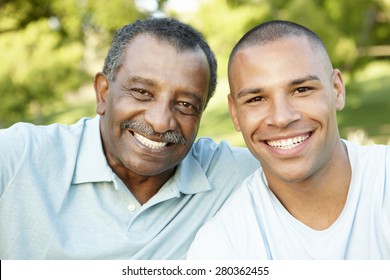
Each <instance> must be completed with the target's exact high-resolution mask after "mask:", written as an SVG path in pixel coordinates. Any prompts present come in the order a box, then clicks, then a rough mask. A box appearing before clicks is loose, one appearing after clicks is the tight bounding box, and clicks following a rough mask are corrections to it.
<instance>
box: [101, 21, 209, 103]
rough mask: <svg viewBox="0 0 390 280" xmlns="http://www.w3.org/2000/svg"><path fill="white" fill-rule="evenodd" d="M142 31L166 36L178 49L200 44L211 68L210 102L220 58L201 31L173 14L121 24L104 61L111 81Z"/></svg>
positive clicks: (163, 38) (104, 71)
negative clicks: (217, 59) (132, 43)
mask: <svg viewBox="0 0 390 280" xmlns="http://www.w3.org/2000/svg"><path fill="white" fill-rule="evenodd" d="M140 34H150V35H152V36H154V37H156V38H157V39H161V40H165V41H167V42H168V43H170V44H172V45H173V46H174V47H176V48H177V50H178V51H185V50H196V49H198V48H200V49H201V50H202V51H203V52H204V54H205V56H206V58H207V62H208V64H209V68H210V83H209V87H208V94H207V98H206V105H207V103H208V101H209V100H210V98H211V97H212V96H213V94H214V92H215V88H216V85H217V61H216V58H215V55H214V53H213V51H212V50H211V48H210V46H209V45H208V43H207V42H206V41H205V39H204V37H203V36H202V34H201V33H200V32H198V31H196V30H195V29H194V28H192V27H191V26H190V25H188V24H185V23H182V22H180V21H178V20H176V19H173V18H149V19H145V20H137V21H135V22H134V23H132V24H128V25H125V26H123V27H122V28H120V29H119V30H118V31H117V32H116V34H115V36H114V39H113V42H112V45H111V48H110V50H109V51H108V54H107V57H106V59H105V62H104V67H103V73H104V74H105V75H106V77H107V78H108V79H109V80H110V81H115V79H116V75H117V73H118V71H119V69H120V67H121V65H122V62H123V56H124V53H125V50H126V46H127V44H128V43H129V42H131V41H132V40H133V39H134V38H135V37H136V36H137V35H140ZM205 107H206V106H205Z"/></svg>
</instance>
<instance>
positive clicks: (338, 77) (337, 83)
mask: <svg viewBox="0 0 390 280" xmlns="http://www.w3.org/2000/svg"><path fill="white" fill-rule="evenodd" d="M332 90H333V92H334V93H335V96H336V110H337V111H341V110H342V109H343V108H344V105H345V84H344V79H343V75H342V74H341V72H340V70H338V69H334V70H333V74H332Z"/></svg>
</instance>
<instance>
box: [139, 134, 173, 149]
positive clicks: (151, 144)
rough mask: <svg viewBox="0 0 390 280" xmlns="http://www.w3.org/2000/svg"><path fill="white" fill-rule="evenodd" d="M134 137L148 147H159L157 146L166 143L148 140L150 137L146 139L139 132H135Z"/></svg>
mask: <svg viewBox="0 0 390 280" xmlns="http://www.w3.org/2000/svg"><path fill="white" fill-rule="evenodd" d="M134 137H135V138H136V139H137V140H138V141H140V142H141V143H142V144H144V145H145V146H146V147H148V148H150V149H159V148H162V147H165V146H166V145H167V144H168V143H166V142H156V141H152V140H150V139H148V138H146V137H144V136H142V135H140V134H137V133H134Z"/></svg>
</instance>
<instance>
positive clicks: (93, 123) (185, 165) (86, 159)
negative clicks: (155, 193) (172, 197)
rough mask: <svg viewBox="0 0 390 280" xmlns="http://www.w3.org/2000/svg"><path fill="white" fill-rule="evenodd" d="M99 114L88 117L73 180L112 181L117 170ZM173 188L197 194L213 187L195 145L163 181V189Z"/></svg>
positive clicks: (78, 182) (76, 182) (75, 181)
mask: <svg viewBox="0 0 390 280" xmlns="http://www.w3.org/2000/svg"><path fill="white" fill-rule="evenodd" d="M99 121H100V116H99V115H98V116H96V117H95V118H93V119H87V120H86V121H85V126H84V131H83V135H82V137H81V143H80V148H79V154H78V158H77V163H76V168H75V172H74V174H73V180H72V183H73V184H81V183H88V182H110V181H113V178H114V172H113V171H112V169H111V167H110V166H109V165H108V163H107V160H106V157H105V154H104V151H103V145H102V140H101V136H100V128H99ZM165 188H170V189H171V193H172V191H173V192H174V193H176V195H178V192H181V193H184V194H195V193H199V192H204V191H208V190H210V189H211V186H210V183H209V180H208V179H207V177H206V174H205V171H204V170H203V168H202V167H201V166H200V164H199V162H198V161H197V160H196V158H195V157H194V155H193V154H192V149H191V150H190V152H189V153H188V154H187V156H186V157H185V158H184V159H183V161H182V162H181V163H180V164H179V165H178V167H177V168H176V172H175V175H174V176H173V177H172V178H171V179H170V180H168V181H167V183H165V184H164V186H163V187H162V189H165Z"/></svg>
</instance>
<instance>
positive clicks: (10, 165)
mask: <svg viewBox="0 0 390 280" xmlns="http://www.w3.org/2000/svg"><path fill="white" fill-rule="evenodd" d="M25 134H26V128H25V126H24V125H23V124H21V123H19V124H16V125H13V126H11V127H10V128H8V129H2V130H0V170H1V172H0V197H2V196H3V194H4V192H5V190H6V188H7V186H9V185H10V184H11V182H12V181H13V180H14V178H15V176H16V174H17V171H18V169H19V168H20V166H21V165H22V163H23V160H24V158H25V154H26V152H27V151H26V137H25Z"/></svg>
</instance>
